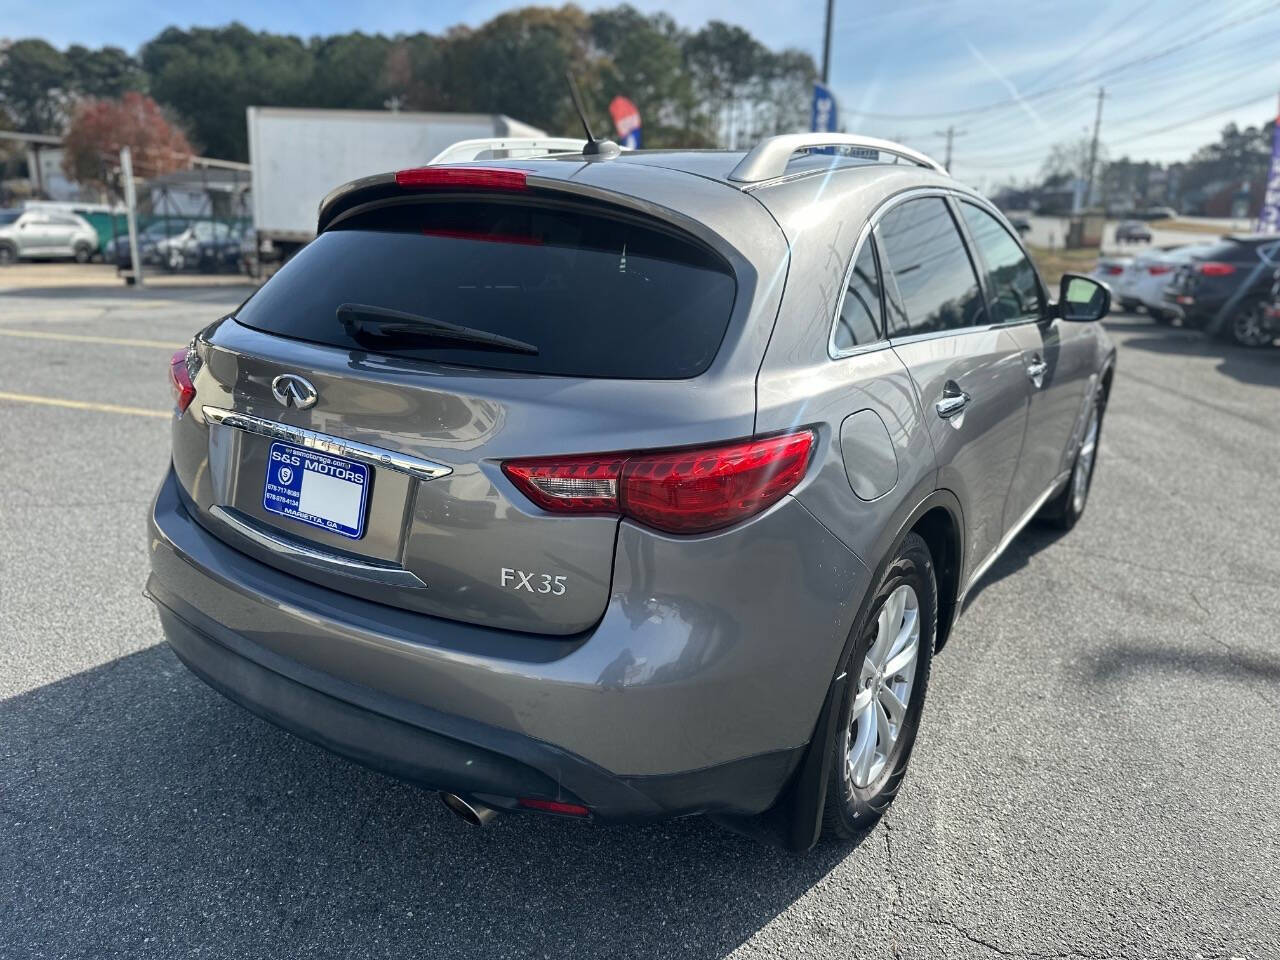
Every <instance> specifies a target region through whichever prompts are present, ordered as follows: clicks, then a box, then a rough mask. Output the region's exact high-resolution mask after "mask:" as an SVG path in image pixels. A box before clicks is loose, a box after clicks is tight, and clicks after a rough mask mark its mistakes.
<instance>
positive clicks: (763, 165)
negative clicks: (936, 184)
mask: <svg viewBox="0 0 1280 960" xmlns="http://www.w3.org/2000/svg"><path fill="white" fill-rule="evenodd" d="M817 147H862V148H863V149H864V150H874V151H877V152H878V153H887V154H890V155H892V156H894V157H899V158H900V159H903V160H908V161H910V162H911V163H914V164H916V165H917V166H921V167H927V168H929V169H930V170H936V171H937V172H938V173H946V172H947V170H946V168H945V167H944V166H943V165H942V164H940V163H939V162H938V161H937V160H934V159H933V158H932V157H928V156H925V155H924V154H923V153H920V152H919V151H918V150H912V149H911V148H910V147H904V146H903V145H902V144H900V143H894V142H893V141H892V140H877V139H876V138H875V137H860V136H858V135H857V134H855V133H786V134H783V135H782V136H778V137H769V138H767V139H765V140H761V141H760V142H759V143H757V144H756V145H755V146H754V147H752V148H751V152H750V153H748V154H747V155H746V156H745V157H743V158H742V160H741V161H740V162H739V163H738V165H737V166H736V167H734V168H733V172H732V173H731V174H729V179H730V180H736V181H737V182H739V183H760V182H761V181H763V180H772V179H773V178H774V177H780V176H782V175H783V174H784V173H786V172H787V164H788V162H790V160H791V156H792V154H794V153H795V152H796V151H797V150H810V149H814V148H817Z"/></svg>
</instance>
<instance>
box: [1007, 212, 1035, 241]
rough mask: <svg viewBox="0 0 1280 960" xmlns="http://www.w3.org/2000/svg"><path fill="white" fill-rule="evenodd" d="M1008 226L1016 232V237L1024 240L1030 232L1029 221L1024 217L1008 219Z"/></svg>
mask: <svg viewBox="0 0 1280 960" xmlns="http://www.w3.org/2000/svg"><path fill="white" fill-rule="evenodd" d="M1009 226H1011V227H1013V229H1015V230H1017V231H1018V236H1020V237H1023V238H1025V237H1026V235H1027V234H1028V233H1030V232H1031V221H1030V220H1028V219H1027V218H1026V217H1010V218H1009Z"/></svg>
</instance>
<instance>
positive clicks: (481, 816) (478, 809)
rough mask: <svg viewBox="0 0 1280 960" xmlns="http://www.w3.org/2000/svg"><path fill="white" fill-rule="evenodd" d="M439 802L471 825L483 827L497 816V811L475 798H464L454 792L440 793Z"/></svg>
mask: <svg viewBox="0 0 1280 960" xmlns="http://www.w3.org/2000/svg"><path fill="white" fill-rule="evenodd" d="M440 802H441V803H443V804H444V805H445V806H446V807H448V809H449V811H450V812H451V813H453V814H454V815H456V816H457V817H458V818H459V819H461V820H464V821H466V822H467V823H469V824H471V826H473V827H483V826H485V825H486V824H488V823H491V822H492V821H493V820H495V819H496V818H497V816H498V811H497V810H494V809H493V808H492V807H486V806H485V805H484V804H483V803H477V802H476V801H475V800H464V799H463V798H462V797H460V796H458V795H457V794H456V793H442V794H440Z"/></svg>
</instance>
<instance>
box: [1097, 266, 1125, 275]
mask: <svg viewBox="0 0 1280 960" xmlns="http://www.w3.org/2000/svg"><path fill="white" fill-rule="evenodd" d="M1102 272H1103V273H1105V274H1106V275H1107V276H1109V277H1118V276H1119V275H1120V274H1122V273H1124V267H1121V266H1118V265H1117V264H1114V263H1109V264H1107V265H1106V266H1105V267H1103V268H1102Z"/></svg>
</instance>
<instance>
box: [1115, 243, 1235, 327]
mask: <svg viewBox="0 0 1280 960" xmlns="http://www.w3.org/2000/svg"><path fill="white" fill-rule="evenodd" d="M1212 246H1213V244H1210V243H1189V244H1182V245H1179V246H1174V247H1165V248H1164V249H1162V250H1153V251H1151V252H1149V253H1144V254H1140V255H1139V256H1137V257H1134V259H1133V262H1132V264H1131V265H1130V267H1129V269H1128V270H1127V271H1126V277H1125V280H1126V282H1125V284H1124V296H1125V297H1126V298H1127V299H1126V300H1124V301H1123V302H1124V303H1126V304H1128V303H1133V305H1134V306H1133V308H1134V309H1136V308H1137V307H1138V306H1141V307H1143V308H1144V309H1145V310H1146V312H1147V314H1148V316H1150V317H1151V319H1153V320H1155V321H1156V322H1157V323H1172V322H1173V321H1174V320H1175V319H1179V318H1180V317H1181V316H1182V309H1181V308H1180V307H1179V306H1178V305H1177V304H1174V303H1170V302H1169V301H1168V299H1167V298H1166V297H1165V291H1166V290H1167V289H1168V287H1169V284H1170V283H1172V282H1173V276H1174V273H1175V272H1176V271H1177V269H1178V267H1179V266H1181V265H1182V264H1184V263H1189V262H1190V261H1191V260H1192V259H1193V258H1195V257H1196V256H1198V255H1200V254H1201V253H1204V252H1205V251H1207V250H1208V249H1209V248H1210V247H1212ZM1126 309H1130V308H1129V307H1128V306H1126Z"/></svg>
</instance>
